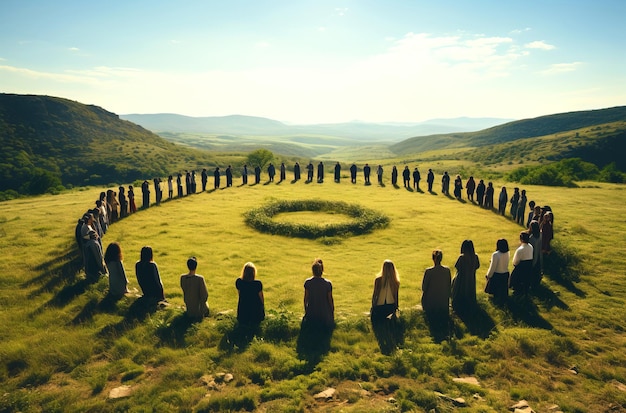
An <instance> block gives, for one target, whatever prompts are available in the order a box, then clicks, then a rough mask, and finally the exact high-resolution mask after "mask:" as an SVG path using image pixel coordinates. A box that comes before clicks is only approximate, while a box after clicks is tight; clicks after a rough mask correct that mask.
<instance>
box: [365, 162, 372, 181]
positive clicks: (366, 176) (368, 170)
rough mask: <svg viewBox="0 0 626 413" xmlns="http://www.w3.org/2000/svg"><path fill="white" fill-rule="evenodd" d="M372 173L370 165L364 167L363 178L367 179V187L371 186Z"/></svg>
mask: <svg viewBox="0 0 626 413" xmlns="http://www.w3.org/2000/svg"><path fill="white" fill-rule="evenodd" d="M371 172H372V170H371V168H370V166H369V164H365V166H364V167H363V177H364V178H365V185H370V173H371Z"/></svg>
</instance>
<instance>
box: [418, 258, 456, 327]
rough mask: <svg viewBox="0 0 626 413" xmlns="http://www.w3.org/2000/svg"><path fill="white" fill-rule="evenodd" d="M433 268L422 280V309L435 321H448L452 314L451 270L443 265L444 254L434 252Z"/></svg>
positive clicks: (425, 273)
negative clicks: (443, 319)
mask: <svg viewBox="0 0 626 413" xmlns="http://www.w3.org/2000/svg"><path fill="white" fill-rule="evenodd" d="M432 260H433V266H432V267H429V268H427V269H426V271H424V279H423V280H422V309H423V310H424V312H426V315H428V316H429V317H431V318H433V319H442V318H445V319H447V318H448V316H449V314H450V286H451V283H452V281H451V280H452V275H451V273H450V268H448V267H446V266H445V265H441V261H442V260H443V252H442V251H441V250H434V251H433V252H432Z"/></svg>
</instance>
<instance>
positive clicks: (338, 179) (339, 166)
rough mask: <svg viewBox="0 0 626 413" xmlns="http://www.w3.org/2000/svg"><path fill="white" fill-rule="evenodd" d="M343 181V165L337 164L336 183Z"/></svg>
mask: <svg viewBox="0 0 626 413" xmlns="http://www.w3.org/2000/svg"><path fill="white" fill-rule="evenodd" d="M340 180H341V164H340V163H339V162H337V163H336V164H335V182H339V181H340Z"/></svg>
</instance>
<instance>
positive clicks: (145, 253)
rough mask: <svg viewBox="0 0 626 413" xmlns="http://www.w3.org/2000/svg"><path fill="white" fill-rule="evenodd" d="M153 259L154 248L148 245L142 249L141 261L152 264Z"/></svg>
mask: <svg viewBox="0 0 626 413" xmlns="http://www.w3.org/2000/svg"><path fill="white" fill-rule="evenodd" d="M152 258H153V255H152V247H150V246H148V245H146V246H145V247H143V248H141V255H140V258H139V261H141V262H150V261H152Z"/></svg>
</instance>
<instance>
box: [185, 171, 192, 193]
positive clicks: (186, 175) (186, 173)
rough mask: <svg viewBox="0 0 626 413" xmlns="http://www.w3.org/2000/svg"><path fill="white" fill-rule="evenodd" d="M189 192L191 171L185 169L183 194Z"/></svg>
mask: <svg viewBox="0 0 626 413" xmlns="http://www.w3.org/2000/svg"><path fill="white" fill-rule="evenodd" d="M190 193H191V172H189V171H185V194H186V195H189V194H190Z"/></svg>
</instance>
